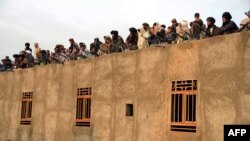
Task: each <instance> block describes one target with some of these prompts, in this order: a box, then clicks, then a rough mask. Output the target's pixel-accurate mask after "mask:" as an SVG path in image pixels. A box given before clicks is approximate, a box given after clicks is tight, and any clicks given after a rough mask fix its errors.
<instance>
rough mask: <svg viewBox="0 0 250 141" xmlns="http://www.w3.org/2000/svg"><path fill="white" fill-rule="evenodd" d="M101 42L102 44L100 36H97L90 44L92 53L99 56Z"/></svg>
mask: <svg viewBox="0 0 250 141" xmlns="http://www.w3.org/2000/svg"><path fill="white" fill-rule="evenodd" d="M101 44H102V42H101V41H99V38H97V37H96V38H95V39H94V42H93V43H91V44H90V51H91V53H92V55H94V56H98V52H99V49H100V45H101Z"/></svg>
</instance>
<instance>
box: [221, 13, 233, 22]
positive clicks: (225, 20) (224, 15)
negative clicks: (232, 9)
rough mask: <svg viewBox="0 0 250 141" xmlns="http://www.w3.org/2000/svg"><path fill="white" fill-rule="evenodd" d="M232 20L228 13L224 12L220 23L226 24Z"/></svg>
mask: <svg viewBox="0 0 250 141" xmlns="http://www.w3.org/2000/svg"><path fill="white" fill-rule="evenodd" d="M231 19H232V16H231V14H230V13H229V12H224V13H223V14H222V22H223V23H225V22H228V21H230V20H231Z"/></svg>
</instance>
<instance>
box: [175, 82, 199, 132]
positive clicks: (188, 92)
mask: <svg viewBox="0 0 250 141" xmlns="http://www.w3.org/2000/svg"><path fill="white" fill-rule="evenodd" d="M197 94H198V92H197V80H183V81H172V94H171V131H181V132H196V107H197Z"/></svg>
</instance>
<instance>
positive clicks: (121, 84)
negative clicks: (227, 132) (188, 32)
mask: <svg viewBox="0 0 250 141" xmlns="http://www.w3.org/2000/svg"><path fill="white" fill-rule="evenodd" d="M249 37H250V32H244V33H237V34H232V35H228V36H219V37H215V38H211V39H206V40H200V41H194V42H190V43H183V44H175V45H171V46H167V47H165V48H148V49H142V50H139V51H131V52H126V53H119V54H112V55H109V56H103V57H99V58H94V59H87V60H80V61H74V62H73V61H72V62H66V63H65V64H64V65H62V64H51V65H47V66H36V67H35V68H31V69H24V70H14V72H3V73H0V141H7V140H8V141H152V140H154V141H222V140H223V125H224V124H250V118H249V117H250V104H249V103H250V81H249V80H250V38H249ZM188 79H191V80H194V79H196V80H198V87H199V94H198V107H197V110H198V111H197V132H196V133H182V132H171V131H170V114H171V113H170V102H171V100H170V94H171V82H172V81H174V80H188ZM80 87H92V105H91V106H92V107H91V108H92V111H91V116H92V117H91V127H76V126H75V112H76V109H75V108H76V94H77V88H80ZM28 91H32V92H34V95H33V109H32V112H33V113H32V123H31V125H28V126H27V125H20V114H21V111H20V110H21V96H22V92H28ZM127 103H132V104H134V116H133V117H126V116H125V110H126V109H125V106H126V104H127Z"/></svg>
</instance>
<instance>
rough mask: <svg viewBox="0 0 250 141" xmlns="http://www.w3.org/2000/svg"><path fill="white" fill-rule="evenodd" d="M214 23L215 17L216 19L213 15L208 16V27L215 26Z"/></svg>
mask: <svg viewBox="0 0 250 141" xmlns="http://www.w3.org/2000/svg"><path fill="white" fill-rule="evenodd" d="M214 23H215V19H214V18H213V17H208V18H207V26H208V27H211V26H213V25H214Z"/></svg>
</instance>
